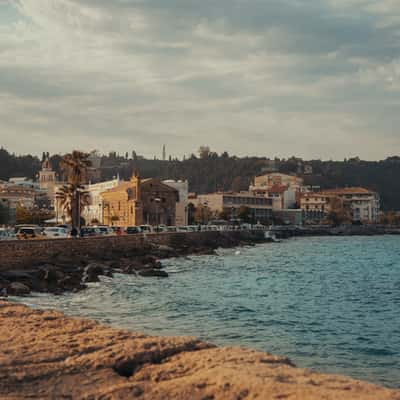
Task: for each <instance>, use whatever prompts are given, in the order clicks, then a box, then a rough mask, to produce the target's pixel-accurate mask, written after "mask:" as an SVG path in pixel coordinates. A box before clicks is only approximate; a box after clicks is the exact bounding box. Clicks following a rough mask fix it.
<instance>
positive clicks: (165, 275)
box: [139, 268, 169, 278]
mask: <svg viewBox="0 0 400 400" xmlns="http://www.w3.org/2000/svg"><path fill="white" fill-rule="evenodd" d="M139 275H140V276H145V277H147V276H157V277H159V278H168V276H169V275H168V273H167V272H165V271H162V270H159V269H154V268H149V269H143V270H141V271H139Z"/></svg>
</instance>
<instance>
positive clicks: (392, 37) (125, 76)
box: [0, 0, 400, 158]
mask: <svg viewBox="0 0 400 400" xmlns="http://www.w3.org/2000/svg"><path fill="white" fill-rule="evenodd" d="M0 15H2V16H3V17H2V18H0V117H1V118H2V124H1V126H0V138H1V144H2V145H5V146H7V147H9V148H10V149H11V150H13V151H33V152H37V153H40V152H41V151H44V150H48V151H56V152H63V151H68V150H71V148H72V147H85V148H86V149H90V148H98V149H100V150H103V151H108V150H110V149H115V150H119V151H125V150H126V149H136V150H137V151H139V152H142V153H144V154H145V155H147V156H152V155H153V154H154V153H159V152H160V149H161V146H162V143H166V144H167V146H168V149H169V150H170V151H171V153H172V154H173V155H183V154H184V153H186V154H187V153H190V152H192V151H195V149H196V148H197V147H198V146H199V145H200V144H203V143H208V144H209V145H210V146H211V147H212V148H213V149H214V150H217V151H224V150H228V151H229V152H231V153H237V154H242V155H244V154H257V155H267V156H275V155H282V156H288V155H292V154H296V155H300V156H304V157H310V158H311V157H323V158H343V157H347V156H349V155H352V154H356V153H357V154H359V155H360V156H362V157H365V158H381V157H385V156H386V155H387V154H391V153H392V151H393V147H394V146H398V145H400V137H399V135H398V134H397V133H396V131H395V129H394V128H393V127H394V126H396V125H395V124H397V123H398V122H400V121H398V120H399V117H398V116H397V114H398V113H397V112H395V110H396V107H398V105H399V101H400V58H399V54H400V51H399V50H400V48H399V47H400V44H399V43H400V42H399V40H398V39H399V26H400V21H399V19H398V17H399V15H400V6H399V5H398V4H397V2H395V1H392V0H381V1H379V2H378V1H374V0H346V1H344V0H323V1H316V0H307V1H306V0H296V1H292V0H291V1H289V0H279V1H278V0H268V1H264V2H260V1H258V0H247V1H243V0H219V1H218V2H216V1H211V0H203V1H201V2H199V1H197V0H170V1H168V2H166V1H165V0H146V1H144V0H114V1H108V0H41V1H37V0H15V1H12V2H11V1H6V2H5V1H3V2H0ZM16 137H18V138H20V139H21V140H18V141H17V142H16V141H15V138H16ZM377 137H379V141H378V142H379V145H377V144H376V142H377Z"/></svg>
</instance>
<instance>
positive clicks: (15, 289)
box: [7, 282, 31, 296]
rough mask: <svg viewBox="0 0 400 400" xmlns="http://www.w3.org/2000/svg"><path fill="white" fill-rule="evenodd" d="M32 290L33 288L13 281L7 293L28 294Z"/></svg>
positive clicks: (14, 294) (15, 294)
mask: <svg viewBox="0 0 400 400" xmlns="http://www.w3.org/2000/svg"><path fill="white" fill-rule="evenodd" d="M30 292H31V289H30V288H29V287H28V286H26V285H24V284H23V283H20V282H12V283H10V285H9V286H8V288H7V293H8V294H9V295H12V296H26V295H28V294H29V293H30Z"/></svg>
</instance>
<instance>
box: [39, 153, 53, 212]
mask: <svg viewBox="0 0 400 400" xmlns="http://www.w3.org/2000/svg"><path fill="white" fill-rule="evenodd" d="M39 188H40V190H42V191H43V192H46V195H47V198H48V199H49V200H50V204H51V205H54V199H55V189H56V173H55V171H53V168H52V166H51V163H50V160H49V158H48V157H46V159H45V160H44V161H43V163H42V169H41V170H40V171H39Z"/></svg>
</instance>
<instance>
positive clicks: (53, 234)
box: [43, 226, 70, 239]
mask: <svg viewBox="0 0 400 400" xmlns="http://www.w3.org/2000/svg"><path fill="white" fill-rule="evenodd" d="M43 233H44V234H45V235H46V237H48V238H49V239H58V238H60V239H62V238H63V239H65V238H68V237H70V235H69V233H68V230H67V229H66V228H60V227H56V226H54V227H49V228H44V229H43Z"/></svg>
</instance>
